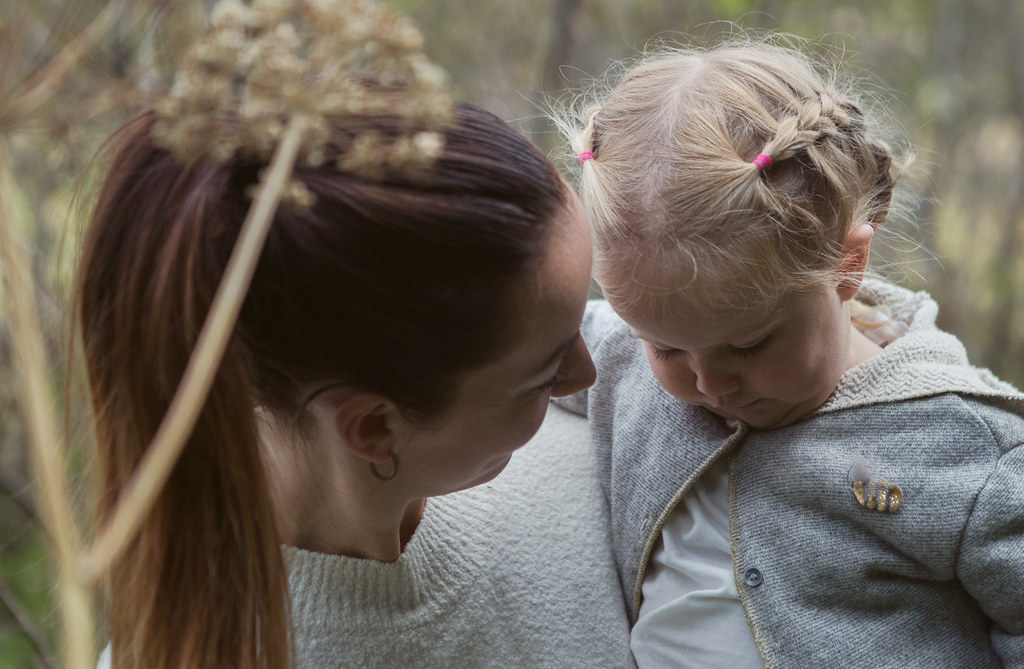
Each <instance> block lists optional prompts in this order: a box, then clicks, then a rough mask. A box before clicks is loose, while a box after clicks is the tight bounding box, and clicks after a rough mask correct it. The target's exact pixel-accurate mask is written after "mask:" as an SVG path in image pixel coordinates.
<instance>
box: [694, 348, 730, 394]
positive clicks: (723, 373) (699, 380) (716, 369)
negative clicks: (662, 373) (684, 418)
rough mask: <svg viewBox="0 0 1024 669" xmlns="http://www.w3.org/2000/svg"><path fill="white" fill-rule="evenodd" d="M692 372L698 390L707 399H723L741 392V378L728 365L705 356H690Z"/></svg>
mask: <svg viewBox="0 0 1024 669" xmlns="http://www.w3.org/2000/svg"><path fill="white" fill-rule="evenodd" d="M690 371H692V372H693V375H694V377H695V384H696V386H697V390H699V391H700V392H701V393H702V394H703V395H706V396H707V397H722V396H724V395H728V394H730V393H734V392H736V391H737V390H739V378H738V377H737V376H736V374H735V373H734V372H733V371H732V370H730V369H729V368H728V367H727V366H726V365H723V364H722V363H720V362H718V361H716V360H714V359H712V358H710V357H704V356H696V355H694V356H690Z"/></svg>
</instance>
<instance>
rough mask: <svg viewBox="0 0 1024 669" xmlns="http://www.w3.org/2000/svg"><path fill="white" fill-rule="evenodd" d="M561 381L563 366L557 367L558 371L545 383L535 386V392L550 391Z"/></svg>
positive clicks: (563, 376) (563, 372)
mask: <svg viewBox="0 0 1024 669" xmlns="http://www.w3.org/2000/svg"><path fill="white" fill-rule="evenodd" d="M563 379H565V369H564V365H559V366H558V369H557V370H555V375H554V376H552V377H551V378H550V379H548V380H547V381H545V382H544V383H542V384H540V385H539V386H537V390H538V391H539V392H544V391H546V390H551V389H552V388H554V387H555V386H557V385H558V384H559V383H561V382H562V380H563Z"/></svg>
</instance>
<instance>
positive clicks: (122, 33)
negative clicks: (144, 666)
mask: <svg viewBox="0 0 1024 669" xmlns="http://www.w3.org/2000/svg"><path fill="white" fill-rule="evenodd" d="M106 4H107V2H106V0H76V1H75V2H73V3H68V2H62V1H60V0H0V100H2V99H10V97H11V96H12V94H13V93H14V92H17V91H18V90H21V89H20V88H19V87H24V86H25V85H26V82H29V83H31V82H32V81H33V80H32V77H33V76H34V75H35V74H37V73H39V72H40V71H41V70H42V69H43V68H44V67H45V66H46V65H47V64H49V63H52V62H53V61H54V59H55V58H58V57H59V55H60V54H61V52H62V49H64V48H66V46H67V45H68V44H69V42H70V41H71V40H72V39H74V37H75V36H76V35H78V34H80V33H81V31H82V30H83V29H84V27H85V26H86V25H88V24H89V22H90V21H91V20H92V19H93V18H94V17H95V16H96V15H97V14H98V13H99V12H100V11H101V9H102V8H103V7H104V6H106ZM211 4H212V2H211V1H210V0H179V1H177V2H170V1H168V0H145V1H139V2H132V3H126V4H125V5H124V10H123V14H122V15H121V16H120V18H119V19H118V21H117V23H116V25H115V26H114V28H113V29H112V30H110V31H109V32H108V33H107V34H106V35H105V36H104V37H103V38H102V39H101V40H100V42H99V43H98V44H97V45H96V47H95V48H93V49H92V50H91V51H89V52H88V53H87V54H85V55H83V56H82V57H80V58H77V59H76V61H75V63H74V67H73V70H72V71H71V74H70V76H68V77H67V78H65V79H64V80H63V81H62V82H60V83H59V85H56V86H55V88H54V89H53V90H52V91H50V92H49V95H48V97H47V100H46V101H45V102H44V103H43V104H41V105H40V106H39V107H38V108H36V109H34V110H32V111H31V113H28V114H23V115H20V116H16V117H9V116H3V115H0V151H2V152H3V153H4V155H6V157H7V158H6V159H7V160H9V161H10V164H11V165H12V166H13V169H14V173H15V174H16V175H17V180H16V181H17V182H16V183H8V184H0V187H2V188H3V189H4V190H3V193H4V196H5V197H7V198H9V200H10V201H11V202H12V203H13V205H14V210H15V211H16V215H17V223H18V229H19V231H20V234H21V236H22V239H24V240H25V242H26V245H27V248H26V249H25V251H26V253H29V254H30V257H31V259H32V267H33V272H34V275H35V279H36V285H37V299H38V304H39V306H40V311H41V315H42V317H43V319H44V324H45V326H46V329H47V333H48V342H47V343H48V345H49V349H50V351H51V354H52V356H53V359H54V360H57V361H61V360H64V352H65V349H66V341H67V327H68V325H69V323H68V313H67V309H66V297H67V291H68V280H69V276H70V268H71V267H72V266H73V263H74V257H75V252H74V251H75V248H76V246H77V242H76V239H77V231H78V229H79V226H80V223H81V220H82V215H81V214H82V212H84V211H87V209H88V205H89V194H90V189H89V184H90V180H89V179H88V178H86V179H85V180H82V176H83V174H85V173H86V167H87V166H88V164H89V161H90V159H91V158H92V157H93V156H94V155H95V153H96V151H97V149H98V147H99V146H100V145H101V143H102V140H103V138H104V137H105V136H107V135H108V134H109V133H110V132H111V131H112V130H113V129H114V128H116V127H117V125H118V124H119V123H120V122H121V121H123V120H124V119H126V118H127V117H128V116H129V115H130V114H132V113H133V112H134V111H135V110H137V109H138V108H140V106H142V105H145V104H146V102H147V100H148V99H149V96H150V95H151V94H152V92H154V91H159V90H160V89H162V88H163V87H164V86H166V85H167V83H168V81H169V77H170V72H171V71H172V63H173V61H174V59H175V57H176V56H178V55H179V54H180V53H182V51H183V48H184V44H185V43H186V41H187V40H189V39H190V37H191V36H192V35H194V34H195V33H196V32H197V31H198V30H200V29H201V27H202V25H203V24H204V21H205V19H204V17H205V16H206V14H207V12H208V11H209V8H210V5H211ZM391 4H392V5H394V6H395V7H396V8H398V9H400V10H402V11H404V12H406V13H408V14H410V15H411V16H412V17H413V18H414V19H415V20H416V21H417V23H418V24H419V25H420V27H421V28H422V30H423V32H424V33H425V35H426V36H427V44H428V53H429V55H430V56H431V57H432V58H433V59H434V60H435V62H438V63H439V64H441V65H442V66H443V67H445V68H446V69H447V70H448V71H449V73H450V74H451V77H452V80H453V83H454V85H455V87H456V90H457V92H458V94H459V95H460V96H461V97H464V98H466V99H468V100H470V101H472V102H475V103H477V104H480V105H482V106H484V107H487V108H490V109H493V110H495V111H496V112H498V113H499V114H500V115H502V116H503V117H504V118H506V119H509V120H510V121H512V122H513V124H515V125H517V127H519V128H521V129H522V130H523V131H524V132H526V133H529V134H530V135H531V136H532V137H533V139H534V140H535V141H536V142H537V143H538V144H539V145H540V146H542V147H544V148H545V149H546V150H548V151H552V152H557V149H558V146H559V138H558V137H557V135H556V134H555V133H554V131H553V130H552V128H551V126H550V124H549V123H548V122H547V121H546V119H545V109H546V102H545V101H546V100H551V99H558V98H559V97H561V96H562V95H564V93H565V91H566V90H567V89H577V88H578V87H580V86H582V85H584V84H585V83H586V82H587V81H588V80H589V78H590V77H593V76H599V75H601V74H602V73H603V72H604V71H605V70H606V69H607V68H608V67H609V65H611V64H613V63H615V62H617V61H620V60H621V59H624V58H628V57H630V56H631V55H633V54H635V53H636V50H637V49H638V48H642V47H643V46H644V45H645V44H648V43H649V42H650V40H652V39H665V40H669V41H672V40H679V41H683V42H685V41H687V39H688V36H693V37H698V38H700V37H703V36H714V35H717V34H720V33H721V32H723V31H728V30H730V29H732V28H733V27H736V28H739V29H753V30H778V31H783V32H787V33H793V34H796V35H799V36H802V37H807V38H810V39H812V40H815V41H820V43H821V44H822V45H823V46H824V47H827V48H830V49H834V50H839V51H840V52H844V53H845V54H846V57H847V59H848V60H850V61H851V62H852V63H853V64H854V65H855V66H856V68H857V69H858V70H863V72H864V73H867V74H868V75H869V77H870V79H871V80H872V81H873V82H874V86H876V87H877V90H879V91H881V92H882V93H883V94H884V95H891V97H892V100H893V107H892V112H893V114H894V116H895V117H896V118H897V119H899V120H900V121H901V122H902V123H903V125H904V126H905V127H906V128H907V129H908V130H909V132H910V134H911V137H912V140H913V142H914V144H915V146H916V148H917V157H918V159H917V163H916V170H915V177H914V178H913V179H911V180H910V183H908V186H910V187H912V188H914V189H915V190H916V191H917V192H918V193H919V194H920V198H921V199H920V206H919V207H918V209H917V211H916V216H915V224H914V225H913V226H912V227H910V228H901V229H897V230H894V231H893V234H892V235H890V236H889V239H890V243H889V244H888V248H887V249H883V248H881V247H880V246H881V245H878V244H876V249H875V250H876V253H877V252H879V251H884V253H883V255H884V256H885V258H884V259H883V260H884V261H885V262H884V264H886V265H888V266H890V268H891V270H893V271H892V272H889V273H890V274H892V275H893V277H894V278H895V279H897V280H899V281H900V282H902V283H904V284H906V285H908V286H910V287H914V288H921V289H926V290H928V291H930V292H931V293H932V294H933V296H935V297H936V298H937V299H938V301H939V303H940V304H941V305H942V310H941V312H940V320H941V324H942V325H943V326H944V327H946V328H947V329H949V330H951V331H953V332H954V333H956V334H957V335H959V336H960V337H961V338H962V340H963V341H964V343H965V344H966V346H967V349H968V351H969V353H970V355H971V357H972V359H973V361H974V362H975V363H976V364H979V365H981V366H986V367H991V368H992V369H993V370H994V371H996V373H997V374H999V375H1000V376H1002V377H1003V378H1006V379H1007V380H1010V381H1013V382H1015V383H1017V384H1018V385H1022V384H1024V310H1022V306H1024V296H1022V294H1021V292H1020V291H1021V288H1020V286H1022V285H1024V280H1022V279H1024V276H1022V273H1024V263H1021V262H1018V261H1017V258H1018V257H1019V256H1020V255H1021V253H1022V251H1024V248H1022V247H1024V239H1022V237H1024V230H1022V225H1024V176H1022V175H1024V170H1022V165H1021V163H1022V159H1024V123H1022V115H1021V111H1020V110H1021V109H1024V49H1021V48H1020V46H1019V42H1018V36H1019V35H1020V34H1022V33H1024V3H1021V2H1019V0H974V1H973V2H970V3H968V2H965V1H964V0H909V1H907V2H900V3H895V2H889V3H879V2H869V1H868V0H861V1H856V0H846V1H843V0H835V1H833V2H829V3H822V2H817V1H812V0H690V1H689V2H665V1H664V0H515V1H514V2H508V1H507V0H392V1H391ZM722 22H728V23H722ZM880 238H881V241H884V240H885V236H884V235H881V236H880ZM3 298H4V296H3V288H2V287H0V595H2V597H0V600H2V601H0V666H3V667H12V668H18V667H36V666H53V662H54V660H53V659H52V658H53V657H54V656H55V655H56V651H55V648H56V638H55V634H56V633H55V631H54V629H53V628H54V625H55V621H56V617H55V616H54V615H53V613H52V611H51V610H50V594H51V593H50V587H49V584H50V583H51V576H50V566H49V564H48V559H47V557H46V551H45V550H44V545H45V543H46V533H45V531H44V530H43V529H42V528H41V525H40V523H39V521H38V514H37V513H36V511H35V502H34V500H33V499H32V497H31V495H30V494H29V489H30V481H31V473H30V472H29V470H28V465H27V460H28V458H27V456H26V452H25V448H26V435H25V431H24V429H23V427H22V422H21V420H20V418H19V415H18V412H19V407H18V404H17V400H18V399H19V386H20V382H19V380H18V379H17V378H16V375H15V373H14V371H13V370H12V369H11V364H10V346H9V341H8V328H7V325H6V321H5V320H4V318H5V317H4V311H3V309H4V299H3ZM66 368H67V367H66V365H65V364H63V363H61V364H60V368H59V369H58V370H56V371H55V378H54V380H53V387H54V388H55V392H54V398H55V402H60V401H61V391H60V390H59V389H60V388H62V387H63V386H64V382H65V379H64V378H63V374H62V373H61V372H63V370H64V369H66ZM80 386H81V384H80V383H79V384H77V385H72V388H78V389H77V390H72V392H71V393H70V395H69V397H70V399H71V406H70V407H69V409H70V410H71V412H70V415H71V417H72V420H71V426H72V432H73V435H72V442H73V443H82V440H81V439H78V438H77V437H79V436H81V433H84V432H85V430H83V429H81V428H76V426H77V425H78V421H76V420H75V416H77V415H78V414H79V412H80V410H81V408H82V407H83V406H84V405H85V404H86V397H85V395H84V393H83V392H82V391H81V390H80Z"/></svg>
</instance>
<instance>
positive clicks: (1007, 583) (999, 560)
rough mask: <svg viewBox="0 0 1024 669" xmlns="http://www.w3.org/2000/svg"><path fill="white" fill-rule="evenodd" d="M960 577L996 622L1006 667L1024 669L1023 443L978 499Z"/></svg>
mask: <svg viewBox="0 0 1024 669" xmlns="http://www.w3.org/2000/svg"><path fill="white" fill-rule="evenodd" d="M1017 420H1020V419H1019V418H1018V419H1017ZM957 576H958V578H959V579H960V582H961V583H963V585H964V587H965V588H966V589H967V591H968V592H970V594H971V595H972V596H973V597H974V598H975V599H976V600H977V601H978V603H979V604H980V605H981V607H982V609H983V610H984V611H985V614H986V615H988V617H989V618H991V620H992V623H993V624H992V632H991V635H992V645H993V647H994V648H995V649H996V652H997V653H998V654H999V656H1000V658H1002V660H1003V663H1004V665H1005V666H1007V667H1024V444H1022V443H1018V444H1017V445H1016V446H1013V447H1012V448H1010V449H1009V450H1008V451H1006V452H1005V453H1004V454H1003V455H1002V456H1001V457H1000V458H999V460H998V462H997V464H996V466H995V468H994V470H993V472H992V475H991V476H990V477H989V479H988V481H987V482H986V484H985V486H984V487H983V488H982V490H981V493H980V494H979V495H978V498H977V500H976V502H975V505H974V510H973V511H972V512H971V516H970V519H969V520H968V522H967V526H966V528H965V530H964V536H963V541H962V544H961V550H960V559H959V562H958V564H957Z"/></svg>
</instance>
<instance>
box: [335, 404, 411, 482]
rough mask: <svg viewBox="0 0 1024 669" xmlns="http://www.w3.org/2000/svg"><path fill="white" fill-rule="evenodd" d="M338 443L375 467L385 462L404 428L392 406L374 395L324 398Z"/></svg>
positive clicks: (399, 416) (396, 410)
mask: <svg viewBox="0 0 1024 669" xmlns="http://www.w3.org/2000/svg"><path fill="white" fill-rule="evenodd" d="M325 399H327V401H328V402H329V405H330V410H331V412H332V423H331V424H332V425H333V427H334V431H335V433H336V436H337V438H338V440H339V441H340V442H341V444H342V445H343V446H344V447H345V448H346V449H348V451H349V452H350V453H352V454H353V455H356V456H358V457H360V458H362V459H364V460H367V461H368V462H371V463H374V464H383V463H385V462H387V461H388V459H389V457H390V455H391V453H392V451H393V450H394V448H395V445H396V444H397V443H398V438H399V433H400V431H401V426H402V424H403V417H402V414H401V412H399V410H398V407H396V406H395V403H394V402H392V401H391V400H389V399H387V398H386V397H384V396H383V395H379V394H377V393H371V392H365V391H355V392H347V393H343V394H338V395H336V396H334V397H329V398H325Z"/></svg>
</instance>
